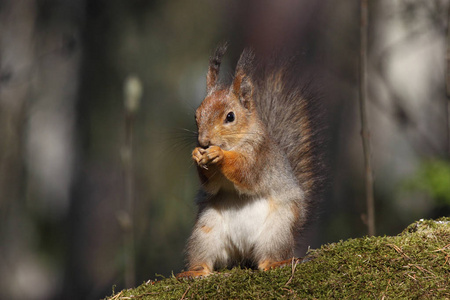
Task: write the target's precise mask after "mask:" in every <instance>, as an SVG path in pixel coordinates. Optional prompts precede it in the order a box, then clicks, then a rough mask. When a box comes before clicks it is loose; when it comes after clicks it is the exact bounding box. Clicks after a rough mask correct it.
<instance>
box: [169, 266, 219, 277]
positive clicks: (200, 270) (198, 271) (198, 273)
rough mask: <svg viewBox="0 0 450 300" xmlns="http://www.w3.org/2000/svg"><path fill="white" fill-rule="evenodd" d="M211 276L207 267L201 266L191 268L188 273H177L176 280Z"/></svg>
mask: <svg viewBox="0 0 450 300" xmlns="http://www.w3.org/2000/svg"><path fill="white" fill-rule="evenodd" d="M211 274H212V272H211V270H210V269H209V268H208V267H207V266H203V265H202V266H196V267H193V268H192V269H191V270H189V271H185V272H181V273H178V274H177V276H176V278H177V279H182V278H187V279H192V278H198V277H206V276H208V275H211Z"/></svg>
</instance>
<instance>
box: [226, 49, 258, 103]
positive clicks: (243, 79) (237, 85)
mask: <svg viewBox="0 0 450 300" xmlns="http://www.w3.org/2000/svg"><path fill="white" fill-rule="evenodd" d="M254 58H255V54H254V52H253V50H251V49H245V50H244V51H243V52H242V54H241V57H240V58H239V61H238V63H237V66H236V74H235V75H234V80H233V84H232V86H231V88H232V92H233V93H234V94H235V95H236V96H237V97H238V98H239V100H240V101H241V103H242V105H243V106H244V107H245V108H246V109H248V110H250V109H251V108H252V106H253V98H252V97H253V82H252V80H251V77H250V76H249V70H250V68H251V66H252V63H253V60H254Z"/></svg>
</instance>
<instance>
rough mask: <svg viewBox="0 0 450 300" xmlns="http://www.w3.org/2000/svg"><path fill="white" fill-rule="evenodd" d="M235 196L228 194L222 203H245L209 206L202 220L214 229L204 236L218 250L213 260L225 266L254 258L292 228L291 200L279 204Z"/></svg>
mask: <svg viewBox="0 0 450 300" xmlns="http://www.w3.org/2000/svg"><path fill="white" fill-rule="evenodd" d="M233 196H234V197H233ZM236 198H237V196H236V195H229V196H228V197H224V198H222V199H220V202H221V203H236V202H239V201H240V200H242V201H244V202H246V204H245V205H217V206H213V205H212V206H209V207H208V208H207V209H206V210H205V211H204V212H203V214H202V216H201V217H200V220H199V221H200V223H202V224H204V225H205V226H207V227H209V228H211V229H212V230H211V232H209V233H208V234H206V235H204V236H203V237H204V238H206V240H208V243H207V244H209V245H210V246H212V247H211V248H215V249H216V251H217V252H216V255H217V256H216V255H214V256H215V257H216V259H214V260H215V261H216V263H219V265H226V264H228V263H229V262H230V260H241V259H243V258H250V259H251V258H253V257H252V256H254V252H261V251H263V252H265V249H262V248H265V247H269V248H271V247H272V246H271V245H274V243H275V244H276V240H277V239H284V238H287V236H286V235H288V234H290V231H291V225H292V222H293V219H294V218H293V213H292V210H291V209H289V208H290V203H286V202H285V203H279V202H278V203H277V202H276V201H275V200H272V199H267V198H256V199H252V200H251V201H248V199H247V200H243V199H236Z"/></svg>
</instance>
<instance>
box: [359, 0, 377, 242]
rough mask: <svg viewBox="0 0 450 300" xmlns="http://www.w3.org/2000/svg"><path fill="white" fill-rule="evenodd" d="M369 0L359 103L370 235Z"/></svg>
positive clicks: (364, 6)
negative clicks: (367, 107)
mask: <svg viewBox="0 0 450 300" xmlns="http://www.w3.org/2000/svg"><path fill="white" fill-rule="evenodd" d="M368 11H369V8H368V0H361V24H360V39H361V40H360V43H361V45H360V46H361V48H360V69H359V71H360V74H359V76H360V82H359V95H360V98H359V100H360V101H359V104H360V115H361V137H362V144H363V151H364V164H365V185H366V201H367V226H368V234H369V236H373V235H375V204H374V197H373V175H372V165H371V161H370V132H369V125H368V121H367V112H366V102H367V35H368V22H369V20H368V19H369V13H368Z"/></svg>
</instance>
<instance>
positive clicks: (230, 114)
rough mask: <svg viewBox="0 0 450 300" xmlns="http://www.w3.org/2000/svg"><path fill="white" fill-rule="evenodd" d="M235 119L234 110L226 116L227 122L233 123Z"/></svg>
mask: <svg viewBox="0 0 450 300" xmlns="http://www.w3.org/2000/svg"><path fill="white" fill-rule="evenodd" d="M234 119H235V117H234V112H232V111H231V112H229V113H228V115H227V117H226V118H225V122H226V123H231V122H233V121H234Z"/></svg>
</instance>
